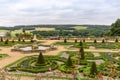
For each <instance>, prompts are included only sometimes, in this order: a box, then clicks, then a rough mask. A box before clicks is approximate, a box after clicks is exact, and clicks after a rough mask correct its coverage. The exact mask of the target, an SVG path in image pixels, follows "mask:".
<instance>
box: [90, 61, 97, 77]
mask: <svg viewBox="0 0 120 80" xmlns="http://www.w3.org/2000/svg"><path fill="white" fill-rule="evenodd" d="M96 74H97V67H96V63H95V62H92V65H91V69H90V75H96Z"/></svg>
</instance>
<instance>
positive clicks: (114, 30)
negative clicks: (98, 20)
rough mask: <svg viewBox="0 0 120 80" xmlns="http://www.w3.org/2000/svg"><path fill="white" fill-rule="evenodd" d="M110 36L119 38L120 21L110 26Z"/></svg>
mask: <svg viewBox="0 0 120 80" xmlns="http://www.w3.org/2000/svg"><path fill="white" fill-rule="evenodd" d="M111 36H120V19H117V20H116V21H115V23H112V25H111Z"/></svg>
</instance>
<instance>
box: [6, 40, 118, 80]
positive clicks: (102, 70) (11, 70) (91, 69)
mask: <svg viewBox="0 0 120 80" xmlns="http://www.w3.org/2000/svg"><path fill="white" fill-rule="evenodd" d="M118 43H119V42H118V41H117V42H116V41H115V42H111V43H108V45H109V47H110V48H107V49H112V47H114V46H117V47H116V48H115V49H119V47H118V45H119V44H118ZM58 44H59V45H61V46H64V45H69V44H73V45H72V48H78V50H77V51H72V50H67V51H61V52H59V53H58V54H57V55H54V56H53V55H43V53H42V52H40V53H39V55H32V56H26V57H23V58H21V59H19V60H17V61H15V62H13V63H10V64H9V65H7V66H5V67H4V69H5V70H8V74H9V75H13V74H14V75H21V76H33V77H35V76H38V75H37V74H39V78H40V79H42V78H53V79H62V80H69V79H76V80H89V79H90V80H93V79H95V80H97V79H102V78H103V77H104V76H107V77H111V78H120V75H119V74H120V53H112V52H85V51H84V49H85V48H87V47H89V46H93V45H94V46H95V44H96V45H98V44H99V45H103V44H104V45H105V44H106V42H102V43H100V42H99V43H97V41H94V42H85V41H84V42H83V41H80V42H77V41H76V40H75V42H67V40H64V41H63V42H56V43H55V44H54V45H58ZM111 44H112V45H111ZM75 45H77V47H76V46H75ZM84 46H86V47H84ZM70 48H71V47H70ZM70 48H69V49H70ZM98 48H105V49H106V47H100V46H99V47H98ZM113 49H114V48H113ZM43 73H44V74H43ZM81 75H82V76H83V77H82V78H81V77H80V76H81Z"/></svg>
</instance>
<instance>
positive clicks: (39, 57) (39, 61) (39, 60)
mask: <svg viewBox="0 0 120 80" xmlns="http://www.w3.org/2000/svg"><path fill="white" fill-rule="evenodd" d="M38 63H39V64H44V63H45V60H44V57H43V55H42V52H40V54H39V56H38Z"/></svg>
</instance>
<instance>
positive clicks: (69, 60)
mask: <svg viewBox="0 0 120 80" xmlns="http://www.w3.org/2000/svg"><path fill="white" fill-rule="evenodd" d="M66 65H67V66H68V67H71V66H72V60H71V57H70V56H69V57H68V60H67V63H66Z"/></svg>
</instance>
